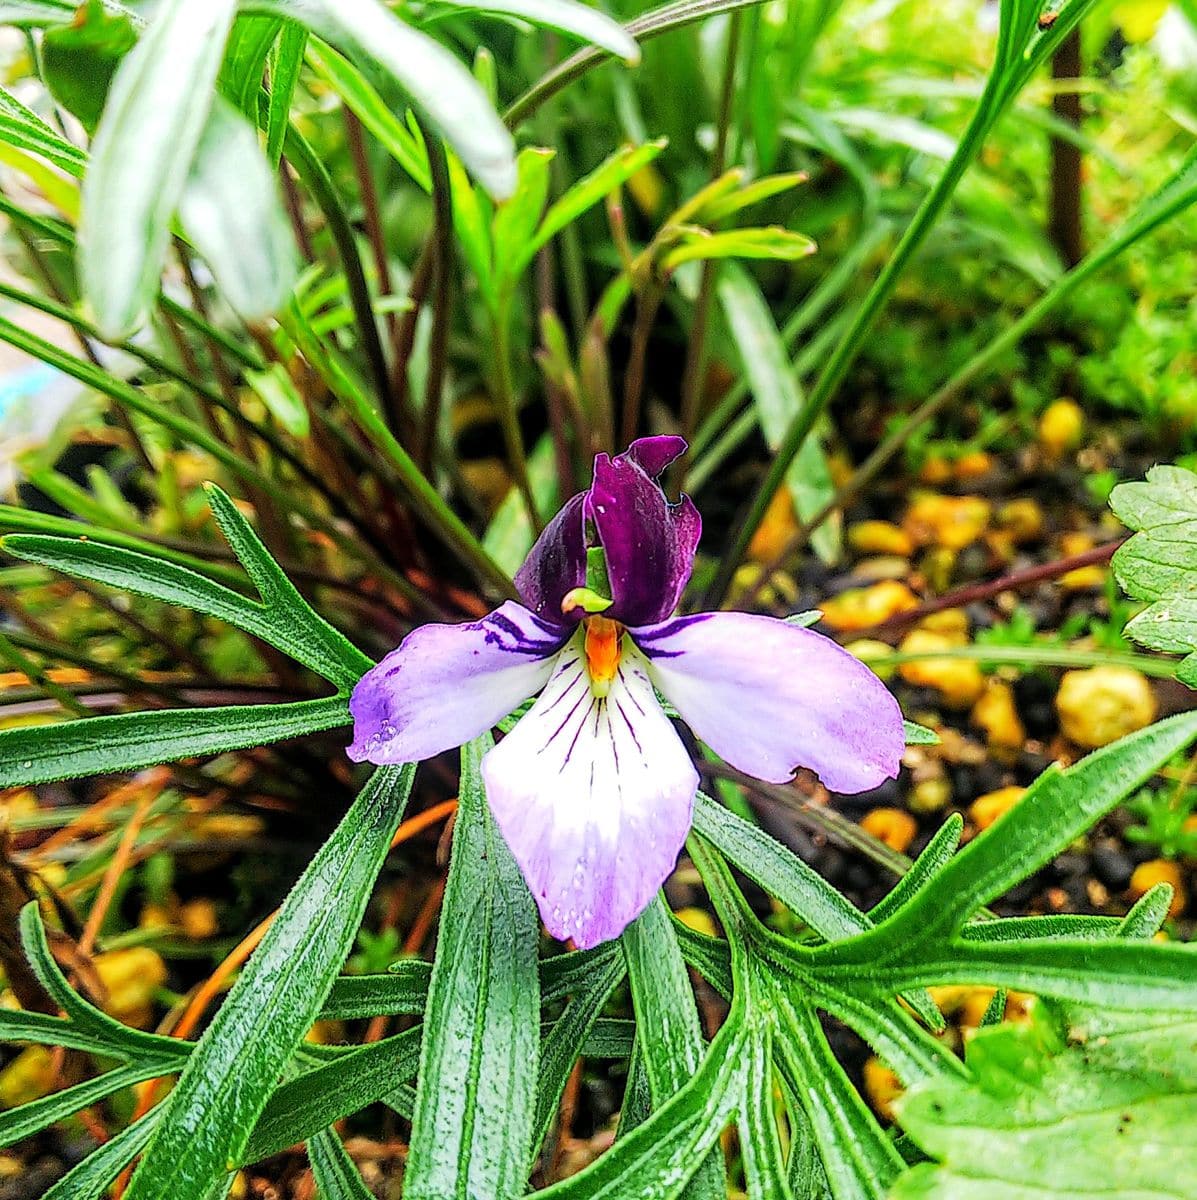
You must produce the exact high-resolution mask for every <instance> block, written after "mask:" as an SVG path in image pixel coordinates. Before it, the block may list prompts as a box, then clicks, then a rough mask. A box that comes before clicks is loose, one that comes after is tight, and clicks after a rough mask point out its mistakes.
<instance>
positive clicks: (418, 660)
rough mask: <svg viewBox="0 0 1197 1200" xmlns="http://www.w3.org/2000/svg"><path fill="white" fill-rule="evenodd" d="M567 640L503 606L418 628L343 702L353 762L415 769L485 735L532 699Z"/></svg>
mask: <svg viewBox="0 0 1197 1200" xmlns="http://www.w3.org/2000/svg"><path fill="white" fill-rule="evenodd" d="M566 636H567V635H566V634H565V633H564V632H563V631H562V630H560V629H558V628H555V627H554V626H551V625H547V624H545V622H543V621H540V620H538V619H537V618H536V617H535V616H533V614H532V613H530V612H529V611H528V610H527V609H526V608H524V607H523V606H521V605H519V604H516V603H515V602H514V601H512V600H509V601H507V603H505V604H503V605H501V606H500V607H499V608H497V609H495V611H494V612H492V613H490V614H488V615H487V616H485V617H483V618H482V620H480V621H471V622H470V623H469V624H465V625H421V626H420V627H419V628H418V629H414V630H413V631H412V632H411V633H409V634H408V635H407V637H405V638H404V639H403V641H402V643H401V644H400V646H399V648H398V649H397V650H392V651H391V653H390V654H388V655H387V656H386V658H384V659H383V660H382V662H380V663H379V664H378V666H376V667H372V668H371V669H370V670H369V671H367V672H366V673H365V675H363V676H362V677H361V679H360V680H359V681H358V684H357V687H355V688H354V689H353V695H352V696H351V697H350V699H349V712H350V714H351V715H352V716H353V744H352V745H351V746H350V747H349V749H348V750H347V751H346V753H347V754H348V755H349V757H350V758H352V759H353V760H354V761H355V762H367V761H368V762H372V763H379V764H383V763H405V762H420V761H421V760H422V759H425V758H431V757H432V756H433V755H434V754H439V753H441V751H442V750H450V749H452V748H453V747H454V746H460V745H462V744H463V743H464V742H468V741H469V740H470V738H474V737H477V736H478V735H479V734H480V733H483V732H484V731H485V730H487V729H490V728H491V727H492V726H493V725H494V724H495V723H496V722H498V721H500V720H502V719H503V718H504V717H505V716H507V714H508V713H509V712H511V711H513V710H514V709H516V708H518V707H519V706H520V705H521V704H522V703H523V702H524V701H525V700H527V699H528V697H529V696H534V695H535V694H536V693H537V692H538V691H540V689H541V688H542V687H544V685H545V682H546V681H547V680H548V678H549V676H550V675H551V674H552V671H553V661H554V657H555V655H556V653H557V651H558V650H560V648H561V645H562V642H563V641H564V640H565V637H566Z"/></svg>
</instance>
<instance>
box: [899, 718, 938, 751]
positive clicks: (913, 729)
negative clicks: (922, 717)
mask: <svg viewBox="0 0 1197 1200" xmlns="http://www.w3.org/2000/svg"><path fill="white" fill-rule="evenodd" d="M902 728H903V730H904V731H905V733H906V744H907V745H908V746H938V745H939V734H938V733H936V732H935V730H934V729H928V728H927V727H926V726H925V725H916V724H915V723H914V722H913V721H903V722H902Z"/></svg>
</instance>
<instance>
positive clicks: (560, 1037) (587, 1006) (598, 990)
mask: <svg viewBox="0 0 1197 1200" xmlns="http://www.w3.org/2000/svg"><path fill="white" fill-rule="evenodd" d="M623 976H624V964H623V962H622V961H621V960H620V959H618V958H612V959H611V960H610V962H609V963H608V964H607V965H606V966H605V967H604V969H603V970H600V971H598V972H596V973H595V974H594V975H593V976H592V977H591V978H590V979H589V980H588V981H587V983H586V986H584V987H582V988H580V989H579V990H578V992H577V993H576V994H575V995H574V996H573V997H572V999H571V1000H570V1001H569V1003H568V1004H567V1005H566V1006H565V1010H564V1012H562V1014H561V1016H559V1017H558V1018H557V1020H556V1021H554V1022H553V1026H552V1029H551V1030H550V1032H549V1034H548V1036H547V1037H545V1038H544V1039H543V1040H542V1041H541V1045H540V1079H539V1082H538V1084H537V1088H536V1118H535V1120H534V1121H533V1124H532V1143H531V1147H532V1154H531V1157H532V1159H535V1156H536V1153H537V1150H538V1148H539V1147H540V1144H541V1142H543V1141H544V1139H545V1136H546V1135H547V1134H548V1131H549V1127H550V1126H551V1125H552V1123H553V1121H554V1119H555V1118H556V1116H557V1106H558V1105H559V1104H560V1103H561V1094H562V1092H564V1091H565V1085H566V1082H567V1081H568V1079H569V1074H570V1072H571V1071H572V1070H573V1067H574V1063H575V1062H576V1061H577V1060H578V1058H579V1056H580V1055H581V1053H582V1048H583V1046H584V1045H585V1042H586V1039H587V1037H588V1036H589V1034H590V1032H591V1030H592V1029H594V1027H595V1024H596V1022H597V1021H598V1019H599V1016H600V1014H601V1013H602V1011H603V1007H604V1005H605V1004H606V1003H607V1001H608V1000H609V999H610V996H611V993H612V992H613V991H614V990H615V988H616V987H617V986H618V985H619V982H620V980H622V979H623ZM529 1165H530V1164H529Z"/></svg>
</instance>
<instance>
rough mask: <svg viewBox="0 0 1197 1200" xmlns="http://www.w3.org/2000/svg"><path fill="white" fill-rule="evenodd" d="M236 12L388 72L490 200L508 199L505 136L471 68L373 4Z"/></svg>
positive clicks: (284, 2) (247, 0) (280, 3)
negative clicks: (268, 18) (310, 36)
mask: <svg viewBox="0 0 1197 1200" xmlns="http://www.w3.org/2000/svg"><path fill="white" fill-rule="evenodd" d="M242 8H243V9H245V10H248V11H254V12H267V13H271V14H274V15H276V16H280V17H286V18H288V19H289V20H292V21H298V22H299V23H300V24H302V25H305V26H307V28H308V29H310V30H311V31H312V32H313V33H314V34H316V36H317V37H320V38H323V39H324V40H325V41H326V42H331V43H332V44H333V45H336V46H339V47H340V48H341V49H343V50H344V51H345V52H346V53H347V54H348V55H349V57H350V58H357V59H359V60H360V61H362V62H368V63H370V64H372V65H373V66H375V67H377V68H378V69H380V70H383V71H386V72H387V73H388V74H389V75H390V76H391V77H392V78H393V79H394V80H395V82H396V83H398V84H399V86H400V87H401V88H403V89H404V91H405V92H406V93H407V94H408V96H409V97H410V98H411V101H412V103H413V105H414V106H415V107H416V108H417V109H419V110H421V111H422V112H423V113H424V114H425V115H426V116H427V118H428V119H429V120H430V121H431V123H432V124H433V125H434V126H435V127H436V129H437V130H438V131H439V132H440V133H441V134H442V135H443V136H444V138H445V141H446V142H448V143H449V145H451V146H452V147H453V149H454V150H455V151H456V152H457V154H458V155H459V156H460V157H461V160H462V162H463V163H465V165H466V166H467V167H468V168H469V170H470V171H471V172H472V173H473V174H474V175H475V176H476V177H477V179H478V181H479V182H480V183H481V184H482V186H483V187H485V188H486V190H487V191H488V192H490V193H491V195H492V196H494V197H495V198H496V199H503V198H504V197H506V196H509V195H511V193H512V191H513V190H514V188H515V145H514V142H513V141H512V138H511V134H510V133H509V132H508V131H507V129H506V127H505V126H504V125H503V123H502V121H500V120H499V117H498V115H497V114H496V113H495V110H494V108H493V107H491V103H490V100H489V98H488V97H487V95H486V93H485V92H484V91H483V90H482V88H481V86H480V85H479V84H478V82H477V81H476V80H475V79H474V77H473V76H472V75H471V74H470V72H469V70H468V69H467V68H466V67H465V66H464V65H463V64H462V63H460V62H458V60H457V59H456V58H454V56H453V55H452V54H451V53H450V52H449V51H448V50H447V49H445V47H444V46H442V45H441V44H440V43H439V42H436V41H434V40H433V39H432V38H430V37H428V36H427V34H424V33H421V32H420V31H419V30H417V29H413V28H411V26H409V25H407V24H405V23H404V22H403V21H402V20H400V19H399V18H398V17H397V16H395V15H394V14H393V13H391V12H390V11H389V10H388V9H387V8H386V7H385V6H384V5H383V4H381V3H379V2H378V0H356V2H355V3H353V4H346V3H344V2H343V0H242Z"/></svg>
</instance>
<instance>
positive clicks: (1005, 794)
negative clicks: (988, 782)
mask: <svg viewBox="0 0 1197 1200" xmlns="http://www.w3.org/2000/svg"><path fill="white" fill-rule="evenodd" d="M1026 790H1027V789H1026V788H1020V787H1004V788H998V790H997V791H996V792H987V793H986V794H985V795H984V796H978V797H977V798H976V800H974V801H973V802H972V804H970V805H969V809H968V815H969V817H970V818H971V819H972V822H973V824H974V825H975V826H976V827H977V828H978V829H988V828H989V827H990V825H992V824H993V823H994V822H995V821H996V820H998V818H999V817H1004V816H1005V815H1006V813H1008V812H1009V811H1010V810H1011V809H1012V808H1013V807H1014V806H1015V805H1016V804H1017V803H1018V802H1019V801H1020V800H1021V799H1022V798H1023V795H1024V794H1025V792H1026Z"/></svg>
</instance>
